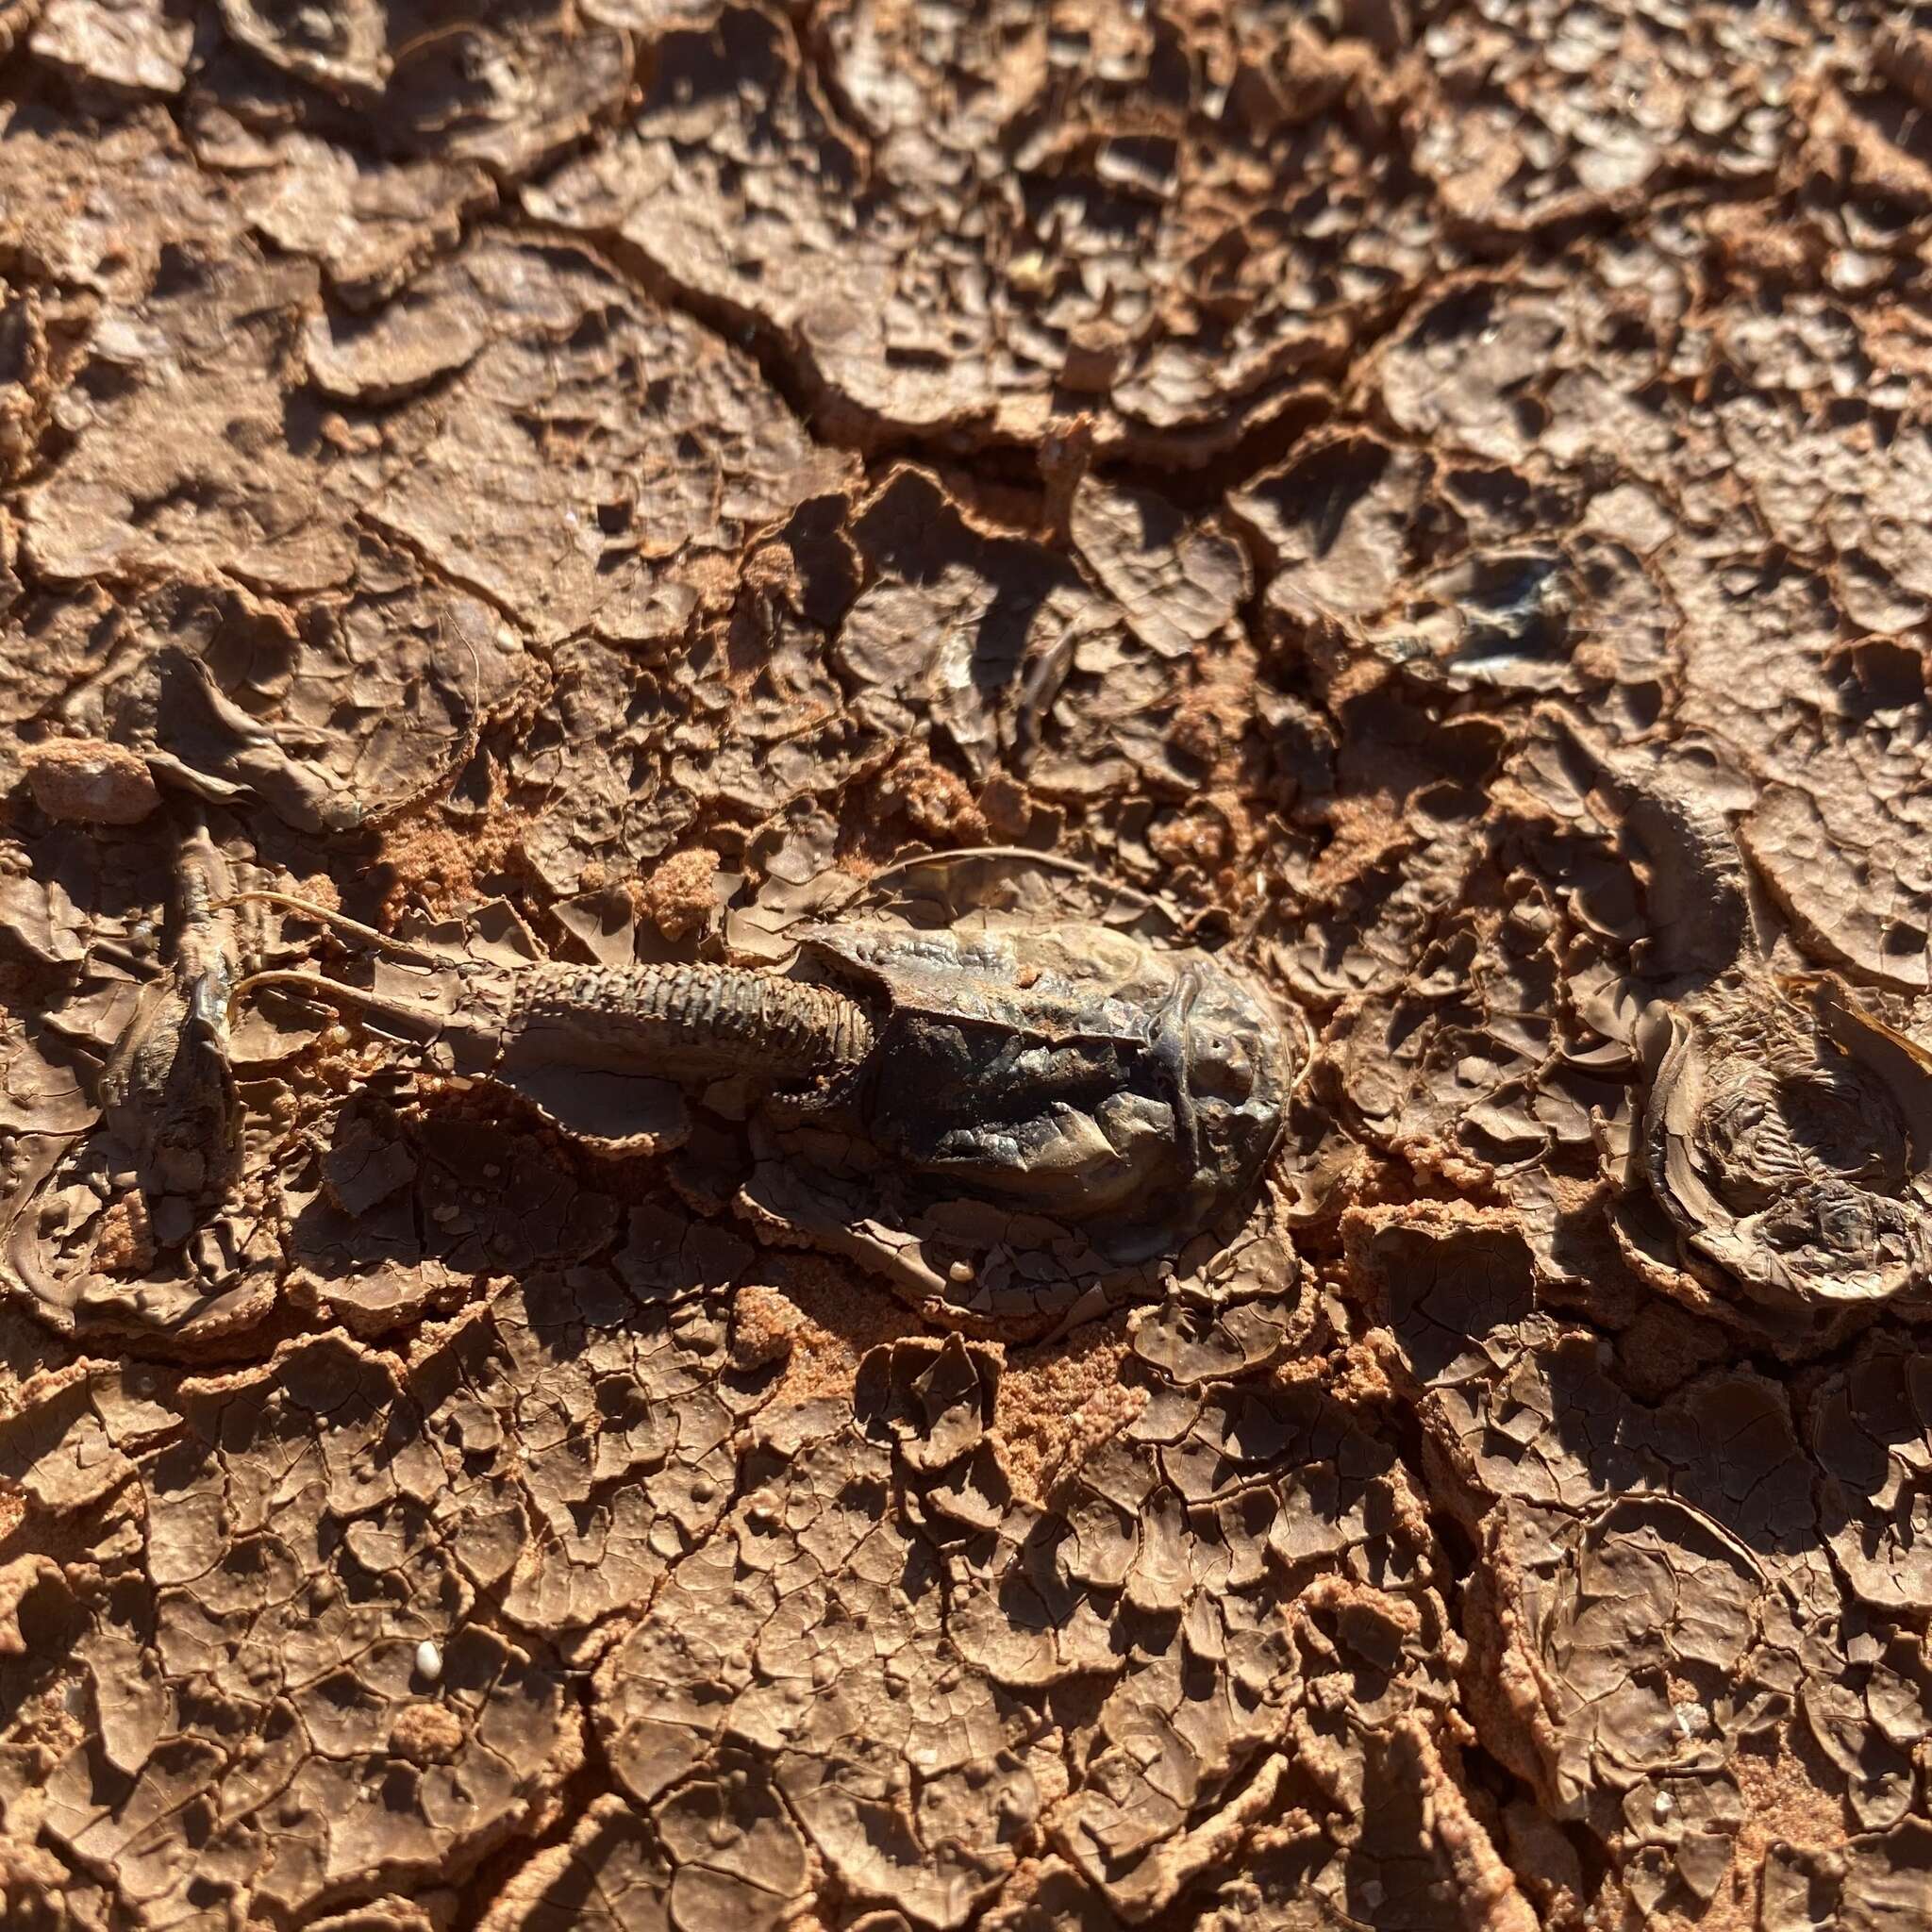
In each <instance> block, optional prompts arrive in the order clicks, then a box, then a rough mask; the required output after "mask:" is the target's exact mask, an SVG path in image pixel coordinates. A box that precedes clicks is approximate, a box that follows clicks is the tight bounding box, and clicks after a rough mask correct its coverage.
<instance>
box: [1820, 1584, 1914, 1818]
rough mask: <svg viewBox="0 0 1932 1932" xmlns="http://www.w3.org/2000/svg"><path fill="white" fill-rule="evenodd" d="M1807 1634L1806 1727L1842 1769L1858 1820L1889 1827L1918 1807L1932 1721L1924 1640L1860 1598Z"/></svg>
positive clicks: (1849, 1803) (1849, 1806)
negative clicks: (1922, 1748)
mask: <svg viewBox="0 0 1932 1932" xmlns="http://www.w3.org/2000/svg"><path fill="white" fill-rule="evenodd" d="M1806 1635H1807V1641H1806V1645H1805V1665H1806V1674H1805V1681H1804V1683H1803V1686H1802V1687H1801V1690H1800V1692H1799V1697H1798V1707H1799V1709H1800V1711H1801V1712H1802V1713H1803V1717H1804V1721H1805V1725H1806V1728H1807V1730H1808V1731H1809V1733H1810V1738H1811V1741H1812V1742H1813V1743H1815V1745H1816V1746H1817V1748H1818V1750H1819V1751H1821V1752H1822V1753H1823V1754H1824V1757H1825V1758H1826V1759H1828V1760H1829V1762H1830V1764H1831V1765H1832V1767H1833V1768H1834V1769H1835V1770H1836V1771H1837V1772H1838V1773H1839V1774H1840V1776H1841V1777H1842V1780H1843V1790H1844V1803H1845V1809H1846V1811H1847V1812H1848V1813H1849V1814H1850V1821H1851V1823H1852V1824H1854V1825H1856V1826H1857V1828H1858V1829H1859V1830H1861V1831H1883V1830H1885V1829H1886V1828H1887V1827H1889V1826H1890V1825H1894V1824H1898V1823H1899V1821H1900V1820H1901V1819H1902V1818H1904V1817H1905V1816H1906V1814H1907V1812H1908V1811H1909V1810H1910V1809H1911V1808H1912V1805H1913V1801H1914V1797H1915V1794H1916V1792H1917V1790H1918V1784H1919V1775H1918V1765H1917V1763H1916V1762H1915V1758H1916V1755H1917V1747H1918V1746H1919V1744H1920V1742H1921V1741H1922V1740H1923V1739H1924V1736H1925V1729H1926V1725H1927V1723H1928V1722H1932V1671H1928V1668H1927V1658H1926V1656H1925V1648H1924V1641H1923V1639H1922V1638H1921V1637H1920V1635H1919V1633H1918V1631H1917V1630H1915V1629H1913V1628H1911V1627H1910V1626H1907V1627H1905V1628H1900V1627H1899V1626H1898V1625H1896V1624H1893V1623H1891V1621H1890V1619H1889V1618H1887V1617H1885V1616H1883V1615H1872V1614H1870V1613H1867V1612H1865V1611H1862V1610H1860V1609H1859V1608H1857V1607H1853V1606H1848V1607H1846V1610H1845V1612H1844V1614H1843V1615H1842V1616H1840V1617H1839V1618H1837V1619H1836V1620H1833V1621H1830V1622H1826V1623H1822V1624H1814V1625H1813V1626H1812V1627H1811V1629H1810V1630H1808V1631H1807V1633H1806ZM1807 1836H1809V1834H1808V1833H1807Z"/></svg>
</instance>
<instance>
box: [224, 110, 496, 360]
mask: <svg viewBox="0 0 1932 1932" xmlns="http://www.w3.org/2000/svg"><path fill="white" fill-rule="evenodd" d="M191 128H192V138H193V141H194V146H195V152H196V153H197V155H198V156H199V157H200V158H201V159H202V160H203V162H204V163H205V164H207V165H208V166H213V167H220V166H234V167H242V168H245V169H246V170H247V173H246V174H245V175H242V178H241V180H240V181H239V183H238V184H237V189H238V193H239V196H240V199H241V202H242V207H243V208H245V210H246V211H247V215H248V219H249V221H250V222H251V223H252V224H253V225H254V227H255V229H256V232H257V233H258V234H259V235H261V236H262V237H263V238H264V239H265V240H267V241H269V242H274V243H275V246H276V247H277V248H280V249H283V250H285V251H286V252H288V253H289V254H291V255H306V256H308V257H310V258H313V259H314V260H316V261H318V262H320V263H321V265H322V270H323V273H324V274H325V275H326V276H327V277H328V280H329V284H330V286H331V288H332V289H333V290H334V291H335V293H336V295H337V297H338V298H339V299H340V300H341V302H343V303H344V304H346V305H347V306H348V307H349V308H351V309H353V310H355V311H357V312H358V313H365V312H367V311H369V310H370V309H372V308H375V305H376V304H378V303H380V302H384V301H387V300H388V299H389V298H390V297H391V296H393V295H395V294H396V292H397V291H398V290H399V289H400V288H402V287H403V286H405V285H406V284H407V283H408V281H409V280H410V278H411V277H412V276H413V275H415V273H416V272H417V271H418V270H419V269H421V268H422V267H423V266H424V265H425V262H427V261H428V260H429V259H430V258H431V257H432V256H433V255H434V254H435V253H436V252H437V251H438V250H439V249H440V248H441V249H448V248H452V247H454V245H455V243H456V242H457V241H458V237H459V235H460V233H461V228H462V224H463V221H464V219H465V218H466V217H468V216H470V215H473V214H476V213H480V212H481V211H483V210H484V209H486V208H490V207H491V205H492V204H493V202H494V201H495V199H496V192H495V189H494V187H493V186H492V184H491V178H490V175H489V174H488V173H487V172H486V171H485V170H484V169H483V168H481V167H479V166H477V165H475V163H473V162H461V161H453V160H448V159H444V158H436V157H429V158H424V159H422V160H407V159H394V160H391V159H388V158H382V159H377V158H374V157H372V156H370V155H369V154H367V153H366V152H363V153H358V152H356V151H355V150H353V149H350V148H346V147H340V146H337V145H336V144H335V143H333V142H326V141H324V140H321V139H320V138H318V137H317V136H315V135H312V134H305V133H302V132H299V131H297V130H295V129H292V128H291V129H285V130H282V131H281V132H279V133H277V134H276V135H275V137H274V138H273V139H271V138H269V137H268V136H266V135H258V134H256V133H254V132H252V131H250V132H246V133H243V132H242V130H241V128H240V126H239V124H236V123H234V122H232V121H230V120H228V119H226V118H225V117H224V116H223V115H222V113H221V110H220V109H219V108H215V109H213V110H212V111H211V112H208V113H206V114H204V115H203V116H202V117H201V118H200V120H199V121H198V122H195V121H193V120H191ZM425 307H426V308H427V309H428V311H429V312H431V313H434V314H437V315H439V316H447V314H448V308H447V305H446V304H444V303H442V302H439V301H435V300H433V299H432V300H431V301H430V302H429V303H428V304H426V305H421V304H409V305H408V306H407V307H406V308H405V310H404V314H405V316H406V317H418V316H421V315H422V314H423V313H424V310H425ZM398 333H400V334H401V335H402V337H403V341H402V343H401V348H402V359H403V360H404V361H405V363H406V365H407V368H406V374H405V378H404V379H403V380H402V381H400V382H398V381H397V379H396V374H395V371H394V367H393V364H392V363H391V355H392V354H393V353H394V350H395V347H396V342H395V338H396V335H397V334H398ZM344 336H347V337H348V341H347V343H346V345H344V344H343V342H342V338H343V337H344ZM457 336H458V340H457V344H456V351H455V353H454V354H451V353H449V352H447V351H445V352H443V353H442V354H440V355H439V354H438V353H437V352H435V351H434V350H432V349H430V348H428V347H427V345H426V344H425V343H423V342H422V341H421V338H420V336H418V335H417V334H416V333H415V331H413V330H411V329H409V328H408V326H407V325H406V326H405V327H404V328H403V329H402V330H401V331H397V330H395V329H394V328H393V327H392V326H388V325H380V324H379V325H377V327H376V329H375V331H374V341H369V340H367V339H364V338H358V336H357V335H356V334H355V332H354V331H352V330H349V329H347V328H344V327H342V326H341V325H339V324H338V323H337V322H336V321H335V320H333V319H330V320H325V319H324V317H323V316H321V315H320V314H318V315H316V316H312V317H311V318H310V319H309V321H308V325H306V327H305V330H304V337H305V343H306V345H307V348H308V362H309V367H310V370H311V372H313V371H314V370H315V369H316V367H317V362H318V349H321V350H323V351H324V352H326V351H328V350H336V351H337V352H338V353H339V354H341V355H342V356H343V360H342V361H341V362H340V363H337V364H334V365H332V366H334V367H336V368H337V369H339V370H340V371H341V377H342V379H341V381H340V382H338V383H327V384H326V386H327V388H328V390H329V392H330V393H334V394H342V395H347V396H349V397H352V398H353V397H356V396H358V395H362V394H365V393H371V392H374V393H375V394H376V395H381V394H385V393H389V394H394V393H400V392H404V391H408V389H409V388H411V387H413V386H414V383H415V382H416V381H419V380H421V379H422V375H421V374H420V372H421V371H422V370H424V369H425V367H428V366H434V367H436V368H439V369H453V368H458V367H460V366H461V364H462V363H463V362H464V361H467V360H468V359H469V357H470V356H471V355H472V354H474V353H475V347H476V341H475V339H474V338H473V336H472V333H471V331H470V330H469V329H467V328H464V327H461V326H459V327H458V332H457ZM372 350H373V351H374V354H371V353H370V352H371V351H372ZM324 359H326V356H325V357H324Z"/></svg>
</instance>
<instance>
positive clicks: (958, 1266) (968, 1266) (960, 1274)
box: [946, 1261, 973, 1281]
mask: <svg viewBox="0 0 1932 1932" xmlns="http://www.w3.org/2000/svg"><path fill="white" fill-rule="evenodd" d="M946 1279H947V1280H948V1281H971V1280H972V1279H973V1263H972V1262H971V1261H955V1262H954V1263H953V1265H952V1266H951V1267H950V1268H948V1269H947V1270H946Z"/></svg>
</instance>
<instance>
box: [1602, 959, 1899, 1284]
mask: <svg viewBox="0 0 1932 1932" xmlns="http://www.w3.org/2000/svg"><path fill="white" fill-rule="evenodd" d="M1642 1044H1643V1048H1644V1056H1645V1064H1646V1069H1647V1078H1648V1090H1647V1092H1646V1094H1645V1099H1644V1108H1643V1117H1642V1132H1641V1148H1642V1159H1643V1171H1644V1174H1645V1178H1646V1179H1647V1181H1648V1183H1649V1187H1650V1191H1651V1193H1652V1195H1653V1196H1654V1197H1655V1199H1656V1200H1657V1204H1658V1206H1660V1207H1661V1208H1663V1210H1664V1212H1665V1213H1666V1215H1667V1216H1668V1217H1669V1219H1670V1221H1671V1223H1672V1224H1673V1226H1674V1228H1675V1229H1676V1230H1677V1233H1678V1236H1679V1239H1680V1240H1681V1241H1682V1242H1683V1244H1684V1247H1685V1249H1686V1251H1687V1253H1688V1254H1689V1255H1690V1256H1691V1257H1692V1259H1693V1262H1698V1261H1701V1262H1704V1263H1706V1264H1707V1265H1709V1266H1711V1267H1715V1268H1716V1269H1718V1270H1721V1271H1722V1274H1723V1277H1724V1278H1726V1279H1728V1280H1729V1281H1731V1282H1734V1283H1735V1284H1736V1285H1737V1286H1738V1287H1739V1288H1740V1289H1741V1290H1742V1291H1743V1292H1744V1293H1745V1295H1746V1296H1747V1297H1749V1298H1750V1299H1751V1300H1752V1301H1754V1302H1757V1303H1758V1304H1760V1305H1761V1306H1762V1307H1764V1308H1765V1310H1766V1314H1767V1317H1768V1319H1772V1320H1774V1321H1777V1320H1781V1319H1782V1320H1786V1321H1789V1320H1790V1319H1791V1318H1793V1317H1795V1316H1800V1315H1802V1314H1805V1313H1807V1312H1817V1311H1825V1310H1834V1309H1842V1308H1845V1307H1851V1306H1855V1305H1870V1304H1875V1303H1879V1302H1884V1301H1890V1300H1893V1299H1895V1298H1903V1299H1904V1300H1905V1301H1906V1302H1908V1303H1915V1302H1916V1301H1917V1300H1918V1299H1919V1298H1921V1297H1923V1296H1924V1293H1925V1291H1926V1290H1927V1289H1928V1287H1932V1060H1928V1058H1927V1056H1926V1054H1925V1052H1924V1049H1923V1048H1921V1047H1920V1046H1918V1045H1917V1044H1916V1042H1913V1041H1908V1040H1907V1039H1905V1038H1904V1037H1903V1036H1901V1035H1898V1034H1895V1033H1893V1032H1892V1031H1891V1030H1890V1028H1888V1027H1886V1026H1885V1025H1884V1024H1882V1023H1880V1022H1878V1021H1876V1020H1874V1019H1873V1018H1871V1017H1870V1016H1868V1015H1867V1014H1866V1013H1865V1012H1864V1011H1863V1010H1862V1009H1861V1008H1859V1007H1858V1006H1857V1004H1856V1003H1855V1001H1854V998H1853V996H1852V994H1851V992H1850V990H1849V989H1848V988H1846V987H1844V986H1843V984H1842V983H1841V982H1840V981H1837V980H1835V979H1833V978H1831V977H1829V976H1828V975H1827V976H1824V977H1821V978H1807V979H1803V980H1793V979H1783V980H1774V979H1773V978H1772V977H1771V976H1770V975H1767V974H1762V973H1756V974H1751V975H1750V976H1748V977H1747V978H1744V979H1742V980H1738V981H1730V982H1726V983H1725V984H1724V985H1721V986H1717V987H1712V988H1710V989H1707V991H1705V992H1703V993H1702V994H1700V995H1699V996H1698V998H1697V999H1696V1000H1695V1001H1694V1002H1691V1003H1686V1004H1685V1005H1682V1006H1679V1007H1676V1008H1670V1009H1663V1008H1654V1009H1653V1010H1652V1011H1651V1012H1650V1013H1649V1014H1648V1015H1647V1016H1646V1018H1645V1021H1644V1027H1643V1035H1642Z"/></svg>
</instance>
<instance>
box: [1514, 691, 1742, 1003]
mask: <svg viewBox="0 0 1932 1932" xmlns="http://www.w3.org/2000/svg"><path fill="white" fill-rule="evenodd" d="M1536 725H1537V735H1538V738H1539V740H1540V741H1541V743H1542V744H1543V746H1544V747H1546V754H1545V755H1546V758H1549V759H1553V760H1554V766H1555V768H1558V769H1560V770H1561V771H1562V772H1563V774H1565V776H1566V777H1567V779H1568V781H1569V783H1570V784H1571V785H1572V786H1574V788H1575V790H1576V791H1578V792H1580V793H1581V794H1582V796H1583V797H1584V798H1585V799H1586V800H1587V802H1588V805H1589V809H1590V811H1591V815H1592V816H1593V817H1594V818H1595V819H1596V820H1597V821H1598V823H1599V824H1602V825H1603V826H1604V827H1605V829H1606V830H1607V831H1609V832H1610V833H1611V834H1612V835H1614V836H1622V837H1623V838H1624V842H1625V848H1626V851H1628V853H1629V856H1630V858H1632V859H1634V860H1635V861H1636V862H1637V863H1638V864H1639V865H1640V866H1641V874H1640V877H1641V890H1642V893H1643V901H1644V907H1643V921H1644V927H1645V933H1646V937H1645V939H1644V941H1643V944H1642V946H1641V949H1640V957H1639V958H1638V963H1639V964H1640V965H1641V967H1642V969H1643V970H1644V971H1645V972H1646V973H1648V974H1653V975H1656V976H1660V977H1664V978H1679V977H1691V976H1693V975H1694V976H1698V977H1706V978H1707V977H1712V976H1714V975H1716V974H1722V973H1724V972H1726V971H1728V970H1729V969H1730V968H1731V967H1733V966H1735V965H1738V964H1740V962H1743V961H1746V960H1749V959H1750V958H1755V957H1756V954H1757V937H1756V933H1755V931H1754V928H1753V925H1752V914H1751V898H1750V889H1749V875H1748V874H1747V872H1746V870H1745V866H1744V861H1743V857H1742V855H1741V852H1740V846H1739V841H1738V837H1737V834H1736V833H1735V832H1734V831H1733V829H1732V823H1731V821H1732V815H1733V814H1734V813H1736V812H1738V811H1740V810H1741V809H1743V808H1745V807H1747V806H1749V805H1750V804H1751V803H1752V801H1753V798H1754V797H1755V788H1753V787H1752V786H1751V785H1750V784H1749V782H1748V781H1746V780H1743V779H1740V778H1739V777H1737V776H1736V775H1735V774H1732V773H1730V772H1728V771H1726V770H1724V768H1723V767H1722V766H1721V765H1719V764H1718V763H1717V762H1716V761H1715V760H1714V759H1709V758H1704V757H1701V756H1691V755H1689V754H1687V753H1686V752H1684V751H1683V750H1681V749H1673V750H1670V751H1659V750H1658V749H1657V748H1656V747H1648V746H1646V747H1630V746H1624V747H1620V746H1613V745H1611V744H1609V743H1608V742H1607V741H1606V740H1604V739H1603V738H1601V737H1599V736H1598V735H1597V734H1596V733H1594V732H1593V731H1591V730H1590V729H1589V728H1588V727H1587V726H1585V725H1583V724H1580V723H1578V721H1577V720H1576V719H1575V718H1574V717H1573V716H1572V715H1571V714H1570V713H1568V712H1567V711H1565V710H1562V709H1560V708H1557V706H1554V705H1551V706H1545V707H1542V708H1539V710H1538V712H1537V714H1536ZM1560 782H1561V781H1560V780H1557V778H1556V770H1555V769H1553V770H1552V772H1551V776H1550V779H1549V780H1547V781H1545V783H1546V786H1547V787H1548V788H1549V789H1555V786H1556V785H1557V784H1558V783H1560ZM1632 848H1634V849H1632Z"/></svg>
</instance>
